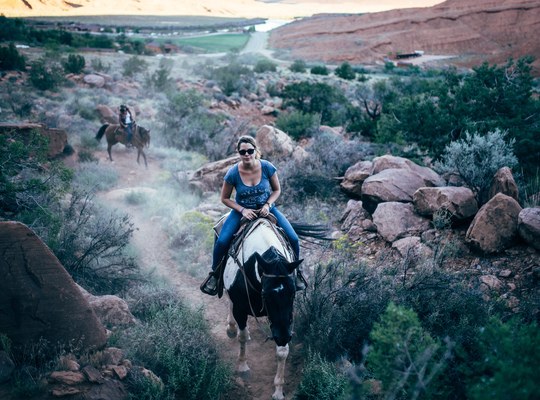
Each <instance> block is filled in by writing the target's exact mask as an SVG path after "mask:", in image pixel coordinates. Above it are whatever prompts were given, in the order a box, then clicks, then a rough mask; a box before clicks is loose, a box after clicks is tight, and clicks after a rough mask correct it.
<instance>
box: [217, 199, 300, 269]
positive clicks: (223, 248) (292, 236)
mask: <svg viewBox="0 0 540 400" xmlns="http://www.w3.org/2000/svg"><path fill="white" fill-rule="evenodd" d="M270 212H271V213H272V214H273V215H274V216H275V217H276V219H277V225H278V226H279V227H280V228H281V229H283V231H284V232H285V235H286V236H287V238H288V239H289V242H290V243H291V246H292V249H293V251H294V255H295V257H296V259H297V260H298V258H299V257H300V241H299V239H298V235H297V234H296V232H295V231H294V229H293V227H292V226H291V224H290V222H289V221H288V220H287V218H286V217H285V216H284V215H283V214H282V213H281V212H280V211H279V210H278V209H277V208H276V207H275V206H274V207H272V208H271V209H270ZM241 219H242V214H240V213H239V212H238V211H236V210H232V211H231V213H230V214H229V216H228V217H227V219H226V220H225V222H224V223H223V227H222V228H221V232H220V233H219V237H218V239H217V240H216V242H215V243H214V252H213V258H212V271H215V270H216V268H217V267H218V265H219V263H220V262H221V260H222V259H223V257H225V255H226V253H227V250H228V249H229V246H230V244H231V242H232V239H233V236H234V234H235V233H236V232H237V231H238V229H239V228H240V221H241Z"/></svg>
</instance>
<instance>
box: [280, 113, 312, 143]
mask: <svg viewBox="0 0 540 400" xmlns="http://www.w3.org/2000/svg"><path fill="white" fill-rule="evenodd" d="M319 120H320V117H319V116H318V115H316V114H307V113H303V112H302V111H291V112H287V113H281V114H280V115H279V116H278V117H277V119H276V127H277V128H278V129H280V130H282V131H283V132H285V133H287V134H288V135H289V136H290V137H292V138H293V139H294V140H298V139H300V138H303V137H311V136H313V134H314V133H315V132H317V130H318V129H319Z"/></svg>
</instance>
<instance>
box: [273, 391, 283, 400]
mask: <svg viewBox="0 0 540 400" xmlns="http://www.w3.org/2000/svg"><path fill="white" fill-rule="evenodd" d="M284 399H285V396H284V395H283V392H274V394H273V395H272V400H284Z"/></svg>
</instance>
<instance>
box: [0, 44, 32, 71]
mask: <svg viewBox="0 0 540 400" xmlns="http://www.w3.org/2000/svg"><path fill="white" fill-rule="evenodd" d="M25 69H26V61H25V58H24V56H23V55H21V54H19V52H18V51H17V48H16V47H15V45H14V44H13V43H10V44H9V45H8V47H4V46H1V47H0V71H9V70H16V71H24V70H25Z"/></svg>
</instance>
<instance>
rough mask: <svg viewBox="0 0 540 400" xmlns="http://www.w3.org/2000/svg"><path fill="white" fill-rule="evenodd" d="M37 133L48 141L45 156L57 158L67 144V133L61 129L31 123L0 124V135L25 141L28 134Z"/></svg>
mask: <svg viewBox="0 0 540 400" xmlns="http://www.w3.org/2000/svg"><path fill="white" fill-rule="evenodd" d="M32 131H34V132H38V133H39V134H40V135H43V136H45V137H47V138H48V139H49V150H48V152H47V156H48V157H49V158H54V157H56V156H59V155H60V154H62V152H63V151H64V148H65V147H66V145H67V144H68V140H67V132H66V131H64V130H63V129H55V128H47V127H46V126H45V125H43V124H33V123H20V124H11V123H4V122H2V123H0V135H10V136H16V137H17V138H21V140H23V141H24V140H25V136H28V135H29V134H30V132H32Z"/></svg>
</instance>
